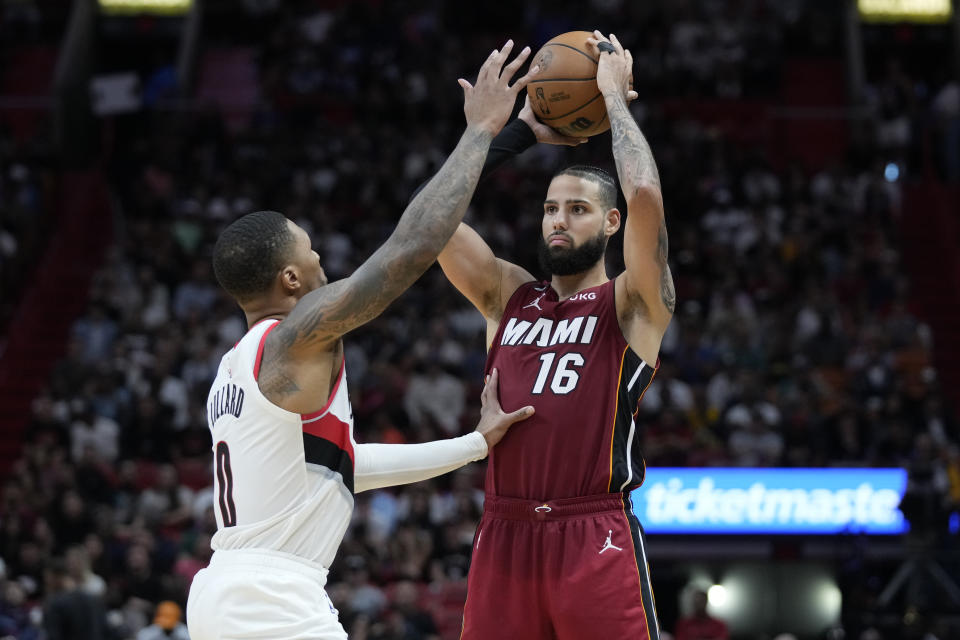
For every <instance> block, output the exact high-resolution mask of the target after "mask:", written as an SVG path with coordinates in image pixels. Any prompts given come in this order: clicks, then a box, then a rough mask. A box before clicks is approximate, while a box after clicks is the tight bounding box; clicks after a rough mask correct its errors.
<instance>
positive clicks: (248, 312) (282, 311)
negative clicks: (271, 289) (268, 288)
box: [243, 299, 296, 329]
mask: <svg viewBox="0 0 960 640" xmlns="http://www.w3.org/2000/svg"><path fill="white" fill-rule="evenodd" d="M293 304H296V302H294V303H293ZM292 310H293V305H292V304H290V301H288V300H286V299H280V300H269V299H268V300H261V301H255V302H250V303H247V304H246V305H244V306H243V314H244V315H245V316H246V317H247V328H248V329H249V328H250V327H252V326H253V325H255V324H257V323H258V322H262V321H263V320H266V319H268V318H274V319H276V320H283V319H284V318H286V317H287V316H288V315H290V311H292Z"/></svg>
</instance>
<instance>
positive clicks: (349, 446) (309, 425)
mask: <svg viewBox="0 0 960 640" xmlns="http://www.w3.org/2000/svg"><path fill="white" fill-rule="evenodd" d="M303 432H304V433H309V434H310V435H312V436H315V437H317V438H322V439H323V440H326V441H327V442H331V443H333V444H335V445H337V446H338V447H340V448H341V449H343V450H344V451H346V452H347V455H348V456H350V460H351V461H354V456H353V441H352V440H351V439H350V425H349V424H347V423H346V422H344V421H343V420H341V419H340V418H338V417H337V416H335V415H333V414H332V413H331V414H327V415H325V416H323V417H322V418H314V419H313V420H311V421H309V422H307V421H304V423H303Z"/></svg>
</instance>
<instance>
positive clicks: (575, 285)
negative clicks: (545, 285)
mask: <svg viewBox="0 0 960 640" xmlns="http://www.w3.org/2000/svg"><path fill="white" fill-rule="evenodd" d="M607 280H609V278H607V269H606V265H605V264H604V261H603V260H600V261H599V262H597V264H595V265H593V266H592V267H590V268H589V269H587V270H586V271H581V272H580V273H572V274H570V275H568V276H558V275H554V276H553V278H552V279H551V280H550V286H551V287H553V290H554V291H556V292H557V297H558V298H559V299H560V300H566V299H567V298H569V297H570V296H573V295H576V294H577V293H579V292H581V291H583V290H584V289H589V288H590V287H596V286H597V285H601V284H603V283H604V282H606V281H607Z"/></svg>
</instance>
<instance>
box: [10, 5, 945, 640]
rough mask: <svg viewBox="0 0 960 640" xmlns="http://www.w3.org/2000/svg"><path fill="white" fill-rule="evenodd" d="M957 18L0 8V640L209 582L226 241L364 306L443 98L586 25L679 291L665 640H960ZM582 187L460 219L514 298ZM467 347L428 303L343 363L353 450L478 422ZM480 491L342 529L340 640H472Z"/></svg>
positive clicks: (424, 282) (448, 106)
mask: <svg viewBox="0 0 960 640" xmlns="http://www.w3.org/2000/svg"><path fill="white" fill-rule="evenodd" d="M952 4H953V6H951V2H950V1H949V0H946V1H945V2H936V1H933V0H931V1H929V2H920V1H919V0H913V1H911V0H884V1H880V0H859V2H856V1H855V0H739V1H735V0H730V1H728V2H724V1H720V0H699V1H698V0H648V1H645V2H637V1H631V0H581V1H579V2H523V3H519V2H518V3H513V2H490V3H467V2H442V1H440V0H419V1H410V2H389V1H384V0H365V1H362V2H345V1H338V0H312V1H308V0H297V1H287V2H282V1H281V0H243V1H241V0H236V1H229V0H206V1H203V0H193V1H192V2H191V1H190V0H182V1H180V0H169V1H165V2H160V1H159V0H156V1H154V2H150V1H149V0H109V1H108V0H100V2H97V1H95V0H75V1H74V2H73V3H68V2H65V1H63V0H0V286H2V291H0V331H2V334H0V354H2V360H0V425H2V431H0V433H2V436H0V473H2V476H0V477H2V488H0V559H2V564H0V567H2V570H0V582H2V585H0V586H2V589H0V638H2V637H13V638H28V639H37V638H44V637H48V636H47V635H46V632H45V631H44V622H43V612H44V611H45V610H46V611H47V613H48V616H47V618H48V620H49V612H50V611H51V610H55V609H56V608H57V606H61V605H62V603H63V602H64V601H65V598H66V599H67V600H69V598H70V597H72V595H75V594H74V591H76V590H79V591H81V592H83V593H86V594H87V595H86V596H82V597H79V596H78V597H77V598H75V599H74V602H86V603H90V606H95V607H98V606H102V607H103V610H104V612H105V614H106V618H107V621H108V624H107V627H106V628H105V629H104V630H102V631H98V630H96V629H92V628H91V629H87V630H85V632H84V634H85V635H82V636H81V635H78V636H77V638H78V639H79V638H81V637H83V638H110V639H114V640H116V639H127V638H136V637H138V633H139V634H140V635H139V638H140V639H141V640H147V639H148V638H153V637H167V634H165V633H163V632H161V631H158V630H157V625H153V626H148V625H151V623H152V622H154V615H155V609H156V605H157V604H158V603H160V602H162V601H165V600H172V601H173V602H175V603H178V604H179V605H180V606H182V605H183V604H184V603H185V599H186V593H187V589H188V586H189V583H190V580H191V577H192V576H193V574H194V573H195V572H196V571H197V570H198V569H199V568H201V567H202V566H204V565H205V563H206V562H207V561H208V559H209V556H210V551H209V540H210V534H211V533H212V532H213V531H214V530H215V524H214V519H213V512H212V500H211V493H210V488H209V485H210V482H211V479H210V459H209V447H210V436H209V432H208V431H207V427H206V423H205V416H204V398H205V396H206V392H207V389H208V384H209V381H210V379H211V377H212V373H213V371H214V370H215V368H216V365H217V363H218V360H219V357H220V355H221V354H222V353H223V352H224V351H225V350H226V349H228V348H229V347H230V346H232V344H233V343H234V342H235V341H236V340H237V338H238V336H239V335H241V334H242V332H243V331H244V326H243V321H242V317H241V316H240V315H239V313H238V310H237V309H236V307H235V306H234V304H233V303H232V302H231V301H230V300H229V299H228V298H227V297H226V296H225V295H224V294H223V293H222V292H220V291H219V289H218V287H217V286H216V283H215V282H214V281H213V279H212V276H211V267H210V252H211V247H212V243H213V241H214V239H215V238H216V236H217V234H218V232H219V230H220V229H222V228H223V226H224V225H225V224H226V223H227V222H229V221H230V220H232V219H233V218H235V217H236V216H239V215H241V214H243V213H246V212H249V211H252V210H256V209H261V208H268V209H276V210H280V211H282V212H284V213H286V214H287V215H288V216H289V217H291V218H293V219H294V220H296V221H297V222H298V223H299V224H300V225H302V226H304V227H305V228H306V229H308V230H309V231H310V232H311V234H312V236H313V238H314V243H315V246H316V247H317V249H318V251H319V253H320V255H321V260H322V263H323V265H324V267H325V269H326V271H327V273H328V274H329V276H330V277H331V279H333V278H338V277H342V276H344V275H346V274H348V273H350V272H351V270H352V269H354V268H355V267H356V266H357V265H358V264H359V263H360V262H361V261H362V260H363V259H365V258H366V257H367V256H368V255H370V253H371V252H372V251H373V250H374V248H375V247H377V246H378V245H379V244H380V243H381V242H382V241H383V240H384V239H385V237H386V236H387V234H388V233H389V231H390V230H391V229H392V227H393V225H394V224H395V222H396V220H397V219H398V217H399V215H400V213H401V211H402V209H403V207H404V205H405V203H406V202H407V199H408V198H409V197H410V195H411V193H412V191H413V190H414V189H415V188H416V187H417V185H418V184H420V183H421V182H422V181H423V180H425V179H426V178H428V177H429V176H430V175H431V173H432V172H433V171H434V170H435V169H436V168H437V167H438V166H439V164H440V163H441V162H442V160H443V159H444V157H445V154H446V153H448V152H449V150H450V149H452V146H453V144H454V142H455V140H456V139H457V137H458V135H459V133H460V131H461V130H462V127H463V115H462V98H461V91H460V89H459V87H458V86H457V84H456V79H457V78H458V77H460V76H464V77H470V74H472V73H475V70H476V69H477V68H478V67H479V64H480V63H481V61H482V60H483V59H484V57H485V55H486V53H487V52H489V51H490V50H491V49H492V48H494V47H496V46H498V45H499V44H501V43H502V42H503V41H504V40H506V39H507V38H508V37H509V38H513V39H514V40H515V41H516V42H517V43H518V45H519V46H523V45H530V46H531V47H533V48H534V49H536V48H537V47H538V46H539V45H540V44H542V43H543V42H545V41H546V40H548V39H549V38H550V37H552V36H554V35H556V34H558V33H561V32H564V31H569V30H573V29H594V28H598V29H600V30H602V31H604V32H606V33H609V32H614V33H616V34H617V35H618V37H619V38H620V40H621V41H622V42H623V43H624V44H625V46H627V47H628V48H630V49H631V50H632V52H633V56H634V60H635V62H636V69H635V87H636V89H637V90H638V92H639V94H640V98H639V100H638V101H637V102H636V103H635V104H634V105H633V106H632V111H633V112H634V114H635V115H636V117H637V120H638V121H639V123H640V125H641V127H642V129H643V131H644V133H645V134H646V136H647V137H648V139H649V140H650V143H651V145H652V147H653V150H654V152H655V154H656V158H657V161H658V164H659V167H660V174H661V176H662V180H663V191H664V201H665V206H666V211H667V224H668V229H669V232H670V239H671V252H670V263H671V268H672V270H673V273H674V275H675V277H676V285H677V298H678V305H677V313H676V316H675V318H674V320H673V323H672V325H671V328H670V330H669V332H668V334H667V336H666V338H665V340H664V343H663V348H662V367H661V371H660V373H659V374H658V376H657V380H656V382H655V384H654V386H653V387H652V388H651V389H650V391H649V392H648V393H647V396H646V397H645V399H644V401H643V403H642V410H641V414H640V415H641V418H642V425H643V445H644V451H645V454H646V460H647V464H648V467H650V471H649V479H648V482H647V484H646V485H645V487H644V488H642V489H641V490H640V492H638V493H637V494H635V502H636V505H637V506H636V510H637V513H638V515H639V516H640V519H641V521H642V522H644V524H645V525H646V526H647V528H648V541H647V542H648V544H647V547H648V553H649V560H650V566H651V572H652V579H653V585H654V591H655V595H656V597H657V607H658V611H659V614H660V618H661V622H662V625H663V628H664V631H665V632H670V633H672V632H674V631H675V629H676V628H677V623H678V620H679V619H681V618H682V617H684V616H687V615H689V613H690V609H691V607H692V599H693V595H694V592H695V591H696V590H698V589H703V590H705V591H707V592H708V595H709V606H708V611H709V613H710V614H711V615H712V616H715V617H717V618H719V619H721V620H724V621H725V622H726V624H727V625H728V627H729V630H730V637H731V638H735V639H744V640H746V639H751V640H752V639H763V638H768V639H769V638H775V637H779V638H789V637H796V638H800V639H808V638H809V639H813V638H830V639H833V640H839V639H841V638H859V639H861V640H876V639H878V638H882V639H885V640H890V639H900V638H918V639H919V638H927V639H931V638H937V639H939V640H948V639H951V638H952V639H956V638H960V615H958V612H960V586H958V584H960V579H958V576H960V545H958V532H960V514H958V509H960V450H958V442H960V430H958V422H957V408H958V394H957V391H956V390H957V388H958V384H960V358H958V356H960V294H958V291H960V252H958V251H957V247H958V242H960V220H958V214H960V197H958V194H960V84H958V80H960V17H958V12H957V7H956V3H955V2H954V3H952ZM151 5H152V7H151ZM898 12H900V13H898ZM574 162H576V163H591V164H596V165H598V166H601V167H605V168H608V169H611V170H612V169H613V162H612V155H611V151H610V138H609V134H605V135H601V136H598V137H596V138H593V139H591V141H590V143H589V144H586V145H582V146H581V147H578V148H576V149H568V148H559V147H549V146H538V147H535V148H533V149H531V150H530V151H528V152H527V153H525V154H524V155H523V156H521V157H520V158H518V159H517V160H516V161H512V162H510V163H508V164H507V165H506V166H505V167H504V168H502V169H501V170H500V171H498V172H497V173H496V174H495V175H494V176H493V177H491V178H490V179H489V180H487V181H486V182H484V183H483V184H481V185H480V187H479V188H478V191H477V195H476V197H475V199H474V201H473V205H472V206H471V209H470V211H469V213H468V220H469V221H470V223H471V224H473V225H474V226H476V228H478V229H479V230H480V231H481V233H482V234H483V235H484V237H485V238H486V239H487V240H488V241H489V242H490V243H491V244H492V245H493V246H494V248H495V250H496V251H497V252H498V253H501V254H503V255H505V256H512V257H514V258H516V260H517V261H518V262H519V263H520V264H522V265H524V266H526V267H528V268H530V269H534V270H535V269H536V260H535V251H534V248H535V241H536V234H537V233H539V226H538V225H539V218H540V214H539V209H540V204H539V202H540V200H541V198H542V197H543V193H544V192H545V188H546V185H547V181H548V178H549V176H550V174H551V172H552V171H554V170H556V169H557V168H560V167H562V166H563V165H566V164H571V163H574ZM620 259H621V258H620V255H619V250H618V249H617V248H616V247H614V250H613V251H611V252H610V264H609V269H610V271H611V273H613V272H616V271H617V270H619V269H620V268H621V267H622V264H621V263H620ZM483 343H484V340H483V323H482V321H481V318H480V316H479V314H477V313H476V312H475V311H474V310H473V309H472V308H471V307H469V306H468V304H467V303H466V301H465V300H464V299H463V298H462V297H460V295H459V294H458V293H457V292H456V291H455V290H454V289H453V288H452V287H451V286H450V285H449V284H447V282H446V280H445V279H444V278H443V276H442V274H441V273H440V272H439V270H438V269H436V268H434V269H432V270H431V271H429V272H428V273H427V274H426V275H425V276H424V277H423V278H422V279H421V280H420V281H419V282H418V283H417V284H416V285H415V286H414V287H413V288H412V289H411V290H410V291H409V292H407V293H406V294H404V295H403V296H402V297H401V298H400V299H399V300H398V301H397V302H396V303H395V304H393V305H392V306H391V307H390V308H389V309H388V310H387V312H386V313H384V314H383V316H382V317H380V318H378V319H377V320H376V321H374V322H372V323H371V324H369V325H368V326H366V327H364V328H362V329H360V330H358V331H356V332H354V333H353V334H351V335H349V336H348V338H347V340H346V357H347V360H348V363H347V366H348V369H349V371H350V379H351V388H350V393H351V398H352V402H353V407H354V409H355V415H356V433H357V439H358V440H359V441H361V442H417V441H423V440H428V439H433V438H438V437H447V436H450V435H455V434H459V433H462V432H464V431H465V430H467V429H470V428H472V426H473V424H474V423H475V421H476V417H477V415H478V398H479V390H480V388H481V372H482V366H483V361H484V345H483ZM483 468H484V467H483V464H473V465H471V466H469V467H467V468H465V469H463V470H460V471H458V472H456V473H453V474H450V475H449V476H446V477H442V478H438V479H436V480H435V481H431V482H423V483H419V484H416V485H412V486H407V487H401V488H397V489H395V490H390V491H376V492H371V493H370V494H361V495H359V496H357V504H356V511H355V516H354V519H353V523H352V527H351V530H350V532H349V533H348V535H347V538H346V540H345V542H344V544H343V547H342V549H341V550H340V553H339V555H338V559H337V561H336V563H335V564H334V566H333V567H332V570H331V573H330V582H329V586H328V590H329V592H330V595H331V597H332V598H333V600H334V602H335V603H336V606H337V607H338V608H339V610H340V615H341V619H342V621H343V622H344V625H345V627H346V629H347V630H348V632H349V633H350V637H351V638H354V639H362V638H370V639H388V638H389V639H406V640H413V639H420V638H444V639H446V638H456V637H458V632H459V625H460V615H461V611H462V603H463V599H464V596H465V579H464V577H465V575H466V572H467V568H468V565H469V553H470V545H471V539H472V535H473V532H474V528H475V525H476V522H477V520H478V517H479V514H480V508H481V505H482V478H483ZM729 469H735V471H729ZM810 469H813V470H814V471H812V472H811V471H809V470H810ZM804 470H806V471H804ZM844 470H846V471H844ZM764 514H765V515H764ZM83 598H87V599H86V600H84V599H83ZM58 603H59V604H58ZM175 613H176V612H175V611H174V614H175ZM165 615H166V614H165ZM158 621H159V622H161V623H164V624H165V626H169V625H168V624H166V622H165V621H166V618H165V617H164V615H161V616H160V617H159V618H158ZM157 633H160V634H162V635H153V634H157ZM781 634H792V636H791V635H781ZM49 637H54V636H52V635H51V636H49ZM58 637H59V636H58ZM174 637H176V636H174ZM504 637H509V635H508V634H507V633H505V635H504ZM664 637H667V636H666V633H665V634H664ZM687 637H689V636H687ZM718 637H719V636H718ZM678 638H682V635H681V634H678Z"/></svg>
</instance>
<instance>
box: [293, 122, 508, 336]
mask: <svg viewBox="0 0 960 640" xmlns="http://www.w3.org/2000/svg"><path fill="white" fill-rule="evenodd" d="M491 139H492V136H491V135H490V134H489V133H487V132H485V131H481V130H478V129H473V128H470V127H468V128H467V130H466V132H465V133H464V134H463V136H462V137H461V138H460V143H459V144H458V145H457V148H456V149H454V151H453V153H452V154H451V155H450V157H449V158H447V161H446V162H445V163H444V164H443V166H442V167H441V168H440V171H439V172H438V173H437V175H435V176H434V177H433V179H431V180H430V182H429V183H427V186H426V187H424V189H423V190H422V191H421V192H420V193H419V194H417V196H416V197H415V198H414V199H413V200H412V201H411V202H410V204H409V205H407V208H406V210H405V211H404V213H403V216H401V218H400V221H399V222H398V223H397V228H396V229H395V230H394V232H393V234H392V235H391V236H390V237H389V238H388V239H387V241H386V242H385V243H384V244H383V246H381V247H380V248H379V249H378V250H377V251H376V252H375V253H374V254H373V255H372V256H371V257H370V258H369V259H368V260H367V261H366V262H364V263H363V264H362V265H361V266H360V268H359V269H357V271H356V272H355V273H354V274H353V275H352V276H350V278H348V279H346V280H341V281H339V282H336V283H333V284H331V285H327V286H325V287H321V288H320V289H317V290H316V291H313V292H311V293H310V294H308V295H307V296H306V297H304V299H303V300H301V301H300V303H299V304H297V307H296V308H295V309H294V312H293V313H291V314H290V316H289V317H288V318H287V319H286V320H285V321H284V322H283V323H282V325H286V327H284V331H283V334H282V335H281V336H279V339H280V340H281V344H285V345H287V346H288V347H289V346H292V345H293V344H298V345H300V346H310V345H315V344H319V343H326V342H328V341H329V340H331V339H334V338H338V337H339V336H341V335H343V334H345V333H347V332H348V331H350V330H351V329H353V328H355V327H357V326H359V325H361V324H363V323H365V322H367V321H369V320H371V319H373V318H375V317H376V316H378V315H379V314H380V313H381V312H382V311H383V310H384V308H386V306H387V305H388V304H390V302H392V301H393V300H394V299H395V298H396V297H397V296H399V295H400V294H401V293H402V292H403V291H404V290H406V289H407V288H408V287H409V286H410V285H411V284H413V282H414V281H415V280H416V279H417V278H419V277H420V276H421V275H422V274H423V272H424V271H426V270H427V268H428V267H429V266H430V265H431V264H433V262H434V260H436V259H437V255H439V253H440V251H441V250H442V249H443V247H444V246H445V245H446V243H447V241H448V240H450V237H451V236H452V235H453V232H454V231H456V229H457V226H458V225H459V224H460V221H461V220H462V219H463V214H464V212H465V211H466V210H467V206H468V205H469V204H470V198H471V197H472V196H473V192H474V189H475V188H476V186H477V181H478V179H479V177H480V171H481V169H482V168H483V162H484V160H485V158H486V156H487V150H488V149H489V147H490V140H491ZM311 298H312V299H311ZM277 330H278V331H279V330H280V327H278V328H277Z"/></svg>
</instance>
